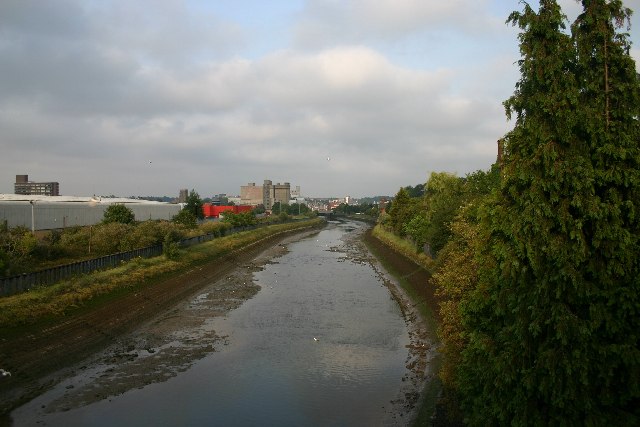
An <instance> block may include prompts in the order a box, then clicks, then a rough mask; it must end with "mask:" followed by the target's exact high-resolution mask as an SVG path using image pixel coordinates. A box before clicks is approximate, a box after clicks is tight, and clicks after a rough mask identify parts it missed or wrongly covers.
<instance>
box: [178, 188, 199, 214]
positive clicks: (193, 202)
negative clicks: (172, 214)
mask: <svg viewBox="0 0 640 427" xmlns="http://www.w3.org/2000/svg"><path fill="white" fill-rule="evenodd" d="M202 204H203V203H202V199H200V195H199V194H198V193H197V192H196V190H191V192H189V195H188V196H187V202H186V203H185V206H184V208H182V210H186V211H188V212H191V213H192V214H193V215H194V216H195V217H196V219H198V220H201V219H204V211H203V210H202Z"/></svg>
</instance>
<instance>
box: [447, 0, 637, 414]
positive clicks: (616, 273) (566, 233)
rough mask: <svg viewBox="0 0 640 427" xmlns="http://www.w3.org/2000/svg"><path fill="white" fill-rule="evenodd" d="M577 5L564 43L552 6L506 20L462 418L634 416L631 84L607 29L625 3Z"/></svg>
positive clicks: (621, 43)
mask: <svg viewBox="0 0 640 427" xmlns="http://www.w3.org/2000/svg"><path fill="white" fill-rule="evenodd" d="M583 7H584V13H583V14H582V15H580V16H579V17H578V19H577V21H576V23H575V24H574V26H573V33H574V35H573V39H572V37H570V36H569V35H567V34H565V33H564V32H563V30H564V28H565V27H564V22H565V18H564V16H563V15H562V12H561V10H560V7H559V6H558V5H557V3H556V2H555V1H551V0H543V1H541V2H540V9H539V11H538V12H535V11H533V10H532V9H531V7H530V6H529V5H528V4H525V6H524V11H523V12H521V13H520V12H514V13H513V14H512V15H511V16H510V18H509V22H511V23H513V24H514V25H518V26H519V27H520V28H521V30H522V32H521V34H520V36H519V39H520V50H521V53H522V60H521V61H520V62H519V66H520V72H521V79H520V81H519V82H518V84H517V85H516V91H515V93H514V95H513V96H512V97H511V98H510V99H509V100H507V101H506V102H505V107H506V109H507V114H508V116H509V117H511V115H512V114H515V116H516V123H515V127H514V129H513V130H512V131H511V132H510V133H509V134H507V136H506V138H505V156H504V161H503V168H502V177H503V182H502V185H501V189H500V191H499V192H498V194H497V195H496V200H495V203H493V204H491V205H487V208H486V221H485V222H484V223H483V224H484V225H483V227H484V229H485V230H486V233H487V236H485V237H484V238H483V240H484V241H486V243H487V244H486V245H485V246H484V249H482V252H481V259H482V260H483V262H480V263H479V264H478V265H479V266H480V272H479V280H478V284H477V286H476V287H475V288H474V289H473V290H471V291H470V295H469V298H467V299H466V300H463V302H462V311H461V313H462V324H463V326H464V327H465V329H466V336H467V337H468V338H469V341H468V343H467V344H466V347H465V349H464V350H463V352H462V354H463V357H462V361H461V363H460V368H459V370H458V375H459V377H458V384H459V387H460V391H461V396H462V405H463V409H464V410H465V411H466V414H467V421H468V422H469V423H470V424H471V425H495V424H497V425H505V424H511V425H607V424H611V425H633V424H637V423H638V421H639V420H638V416H639V415H640V386H639V384H638V381H637V378H638V376H639V374H640V353H639V337H640V335H639V334H638V330H640V279H639V278H640V271H638V270H639V269H640V264H639V263H638V262H637V260H638V259H639V258H640V245H639V242H638V238H639V237H640V230H639V229H638V228H639V221H638V216H637V212H638V209H639V208H640V206H639V205H638V204H639V203H640V197H639V191H640V176H639V173H640V153H639V148H638V141H639V140H640V139H639V137H640V135H639V133H638V121H637V117H638V107H639V106H640V103H638V82H637V80H636V77H635V67H634V65H633V61H632V60H631V59H630V58H629V57H628V49H627V48H626V47H628V45H627V43H626V38H625V36H624V35H623V34H619V33H616V31H615V28H618V27H617V26H616V25H617V24H619V23H620V18H621V17H625V16H627V15H628V11H626V10H625V9H622V8H621V2H619V1H615V0H613V1H605V0H602V1H598V0H594V1H583ZM591 43H593V44H591ZM587 44H588V46H587ZM576 48H577V52H576ZM605 51H606V52H605ZM613 70H616V71H615V73H614V72H613ZM613 75H615V76H617V79H615V78H613ZM616 85H619V86H618V87H616ZM623 92H625V93H624V94H623Z"/></svg>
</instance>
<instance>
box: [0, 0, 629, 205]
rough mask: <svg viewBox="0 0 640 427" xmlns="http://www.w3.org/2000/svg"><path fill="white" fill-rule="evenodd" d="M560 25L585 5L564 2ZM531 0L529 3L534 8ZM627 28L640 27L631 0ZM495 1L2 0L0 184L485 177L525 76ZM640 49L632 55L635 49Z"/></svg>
mask: <svg viewBox="0 0 640 427" xmlns="http://www.w3.org/2000/svg"><path fill="white" fill-rule="evenodd" d="M559 3H560V4H561V6H562V8H563V11H564V13H565V14H566V15H567V16H568V18H569V22H568V23H567V26H569V25H570V23H571V22H572V21H573V20H574V19H575V16H576V15H577V13H578V12H579V11H580V10H581V6H580V4H579V2H576V1H573V0H563V1H559ZM530 4H531V5H532V6H533V7H535V8H537V4H538V2H537V1H533V0H532V1H531V2H530ZM624 4H625V6H627V7H629V8H631V9H633V10H634V11H635V13H634V15H633V17H632V26H631V30H630V31H629V33H630V35H631V41H632V42H636V41H637V40H639V37H640V17H639V14H640V0H633V1H624ZM521 9H522V4H520V3H519V2H518V1H506V0H449V1H446V2H443V1H441V0H345V1H335V0H290V1H285V0H276V1H269V2H265V1H243V0H237V1H233V2H228V1H223V0H185V1H178V0H141V1H136V0H131V1H115V0H112V1H110V0H104V1H86V0H50V1H40V0H3V1H1V2H0V57H1V58H2V62H1V63H2V66H1V67H0V70H1V71H0V141H1V145H0V146H1V155H0V193H13V184H14V182H15V176H16V175H19V174H28V175H29V179H30V180H32V181H39V182H43V181H57V182H59V183H60V193H61V194H64V195H78V196H85V195H93V194H97V195H110V194H114V195H117V196H132V195H140V196H175V197H177V195H178V192H179V190H180V189H182V188H188V189H189V190H191V189H195V190H196V191H197V192H198V193H199V194H200V195H201V197H211V196H212V195H215V194H221V193H224V194H228V195H237V194H239V193H240V186H242V185H246V184H247V183H249V182H256V183H262V182H263V180H265V179H270V180H272V181H273V182H274V183H275V182H289V183H291V185H292V186H297V185H299V186H300V187H301V190H302V194H303V195H304V196H307V197H344V196H347V195H349V196H352V197H356V198H361V197H366V196H378V195H394V194H395V193H397V191H398V189H399V188H400V187H403V186H407V185H412V186H415V185H416V184H419V183H424V182H426V180H427V178H428V176H429V174H430V173H431V172H434V171H436V172H440V171H447V172H452V173H456V174H458V175H460V176H463V175H465V174H466V173H469V172H473V171H475V170H478V169H482V170H486V169H488V168H489V167H490V165H491V164H492V163H493V162H494V161H495V158H496V154H497V145H496V141H497V140H498V139H499V138H501V137H502V136H503V135H504V134H505V133H506V132H507V131H508V130H509V129H511V128H512V127H513V123H509V122H507V120H506V116H505V113H504V108H503V106H502V102H503V101H504V100H505V99H507V98H508V97H509V96H510V95H511V94H512V93H513V91H514V87H515V83H516V82H517V80H518V78H519V72H518V69H517V66H516V61H518V60H519V59H520V53H519V50H518V40H517V35H518V29H517V28H513V27H511V26H510V25H507V24H506V23H505V21H506V19H507V17H508V15H509V14H510V13H511V12H512V11H513V10H521ZM631 53H632V56H633V57H634V59H635V60H636V61H638V60H639V59H640V47H638V46H637V45H636V44H635V43H634V44H633V46H632V52H631Z"/></svg>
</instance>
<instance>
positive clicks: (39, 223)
mask: <svg viewBox="0 0 640 427" xmlns="http://www.w3.org/2000/svg"><path fill="white" fill-rule="evenodd" d="M113 204H123V205H125V206H126V207H127V208H129V209H131V211H132V212H133V214H134V215H135V219H136V221H146V220H149V219H164V220H170V219H171V218H173V216H174V215H176V214H177V213H178V212H180V209H182V205H180V204H173V203H163V202H153V201H149V200H138V199H125V198H105V197H75V196H36V195H21V194H0V224H5V223H6V225H7V226H8V227H9V228H13V227H18V226H23V227H26V228H29V229H31V230H34V231H37V230H53V229H59V228H65V227H72V226H76V225H80V226H84V225H93V224H97V223H99V222H101V221H102V220H103V219H104V212H105V210H106V209H107V207H108V206H110V205H113Z"/></svg>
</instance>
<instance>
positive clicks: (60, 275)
mask: <svg viewBox="0 0 640 427" xmlns="http://www.w3.org/2000/svg"><path fill="white" fill-rule="evenodd" d="M253 228H256V227H255V226H251V227H239V228H232V229H228V230H225V231H224V232H223V233H222V235H229V234H233V233H236V232H238V231H244V230H249V229H253ZM216 237H218V236H217V235H215V234H204V235H200V236H195V237H190V238H187V239H182V240H181V241H180V242H179V245H180V246H181V247H188V246H193V245H197V244H198V243H203V242H207V241H209V240H213V239H215V238H216ZM158 255H162V245H161V244H159V245H154V246H148V247H146V248H141V249H134V250H132V251H127V252H120V253H117V254H112V255H105V256H103V257H100V258H94V259H89V260H85V261H78V262H74V263H71V264H64V265H59V266H57V267H53V268H48V269H46V270H41V271H36V272H33V273H24V274H19V275H17V276H11V277H5V278H0V297H3V296H8V295H13V294H17V293H20V292H24V291H28V290H29V289H32V288H34V287H36V286H49V285H52V284H54V283H57V282H60V281H61V280H65V279H68V278H70V277H73V276H77V275H80V274H87V273H91V272H93V271H97V270H104V269H108V268H113V267H116V266H118V265H119V264H120V263H122V262H126V261H129V260H131V259H133V258H138V257H140V258H152V257H155V256H158Z"/></svg>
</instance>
